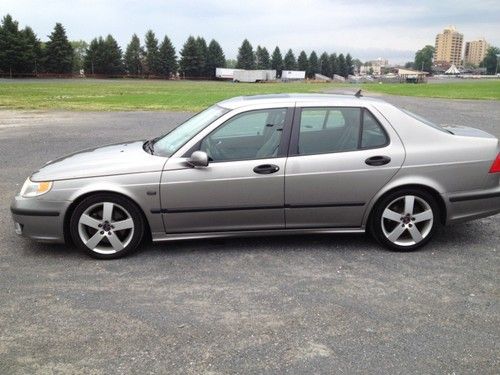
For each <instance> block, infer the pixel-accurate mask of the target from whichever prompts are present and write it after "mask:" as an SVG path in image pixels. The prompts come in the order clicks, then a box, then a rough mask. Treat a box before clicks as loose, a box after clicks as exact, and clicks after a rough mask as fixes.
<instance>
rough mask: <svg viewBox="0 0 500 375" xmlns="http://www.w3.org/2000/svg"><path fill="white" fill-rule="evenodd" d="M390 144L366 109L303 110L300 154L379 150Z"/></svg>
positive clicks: (299, 144)
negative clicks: (367, 149) (366, 149)
mask: <svg viewBox="0 0 500 375" xmlns="http://www.w3.org/2000/svg"><path fill="white" fill-rule="evenodd" d="M387 143H388V138H387V134H386V133H385V131H384V129H383V128H382V126H381V125H380V123H379V122H378V121H377V120H376V119H375V117H374V116H373V115H372V114H371V113H370V111H368V110H367V109H363V108H355V107H330V108H303V109H302V111H301V116H300V131H299V142H298V153H299V154H300V155H311V154H326V153H335V152H346V151H354V150H359V149H365V148H377V147H382V146H384V145H386V144H387Z"/></svg>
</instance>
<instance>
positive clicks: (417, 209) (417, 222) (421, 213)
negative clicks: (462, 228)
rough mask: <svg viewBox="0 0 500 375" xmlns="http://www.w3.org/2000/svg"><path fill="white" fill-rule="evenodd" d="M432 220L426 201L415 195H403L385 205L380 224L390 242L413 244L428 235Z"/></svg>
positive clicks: (399, 244)
mask: <svg viewBox="0 0 500 375" xmlns="http://www.w3.org/2000/svg"><path fill="white" fill-rule="evenodd" d="M433 222H434V213H433V211H432V208H431V206H430V205H429V203H428V202H426V201H425V200H424V199H422V198H420V197H418V196H415V195H404V196H400V197H398V198H396V199H395V200H393V201H392V202H390V203H389V204H388V205H387V206H386V207H385V209H384V211H383V212H382V216H381V223H380V224H381V227H382V232H383V234H384V235H385V237H386V238H387V239H388V240H389V241H390V242H392V243H393V244H395V245H398V246H413V245H416V244H418V243H420V242H422V241H423V240H424V239H425V238H426V237H427V236H428V235H429V233H430V232H431V230H432V226H433Z"/></svg>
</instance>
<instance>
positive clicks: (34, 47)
mask: <svg viewBox="0 0 500 375" xmlns="http://www.w3.org/2000/svg"><path fill="white" fill-rule="evenodd" d="M21 36H22V38H24V43H23V45H24V48H23V49H24V56H23V60H24V62H23V64H22V65H23V70H24V72H26V73H30V72H35V73H37V72H39V71H40V70H42V69H41V68H42V65H41V62H42V43H41V42H40V40H39V39H38V38H37V36H36V34H35V33H34V31H33V29H32V28H31V27H29V26H26V27H25V28H24V30H22V31H21Z"/></svg>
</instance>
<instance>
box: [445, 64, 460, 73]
mask: <svg viewBox="0 0 500 375" xmlns="http://www.w3.org/2000/svg"><path fill="white" fill-rule="evenodd" d="M444 74H460V70H458V69H457V67H456V66H455V64H453V65H452V66H450V69H448V70H447V71H446V72H444Z"/></svg>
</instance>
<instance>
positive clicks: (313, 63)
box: [307, 51, 319, 78]
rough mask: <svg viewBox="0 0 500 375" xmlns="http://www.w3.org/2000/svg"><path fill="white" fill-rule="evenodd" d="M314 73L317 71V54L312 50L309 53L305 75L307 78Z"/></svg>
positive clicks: (311, 76) (312, 76)
mask: <svg viewBox="0 0 500 375" xmlns="http://www.w3.org/2000/svg"><path fill="white" fill-rule="evenodd" d="M316 73H319V62H318V55H317V54H316V52H314V51H312V52H311V54H310V55H309V71H308V73H307V76H308V77H309V78H314V74H316Z"/></svg>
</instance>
